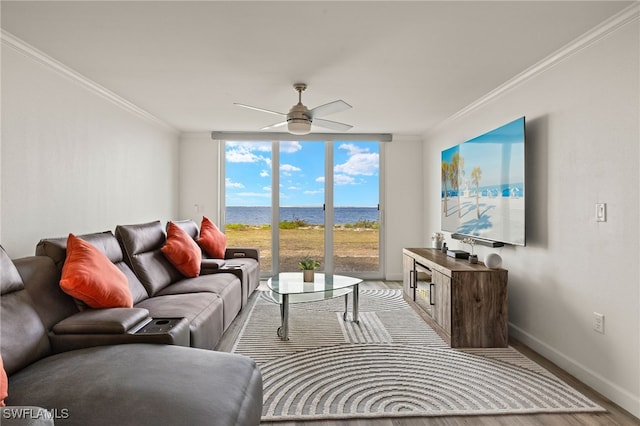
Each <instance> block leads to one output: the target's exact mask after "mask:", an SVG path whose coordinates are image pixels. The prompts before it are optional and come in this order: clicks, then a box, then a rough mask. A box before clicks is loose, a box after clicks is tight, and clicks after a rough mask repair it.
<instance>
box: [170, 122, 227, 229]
mask: <svg viewBox="0 0 640 426" xmlns="http://www.w3.org/2000/svg"><path fill="white" fill-rule="evenodd" d="M219 146H220V142H218V141H214V140H212V139H211V134H210V133H208V132H204V133H184V134H183V135H182V136H181V138H180V206H179V210H178V213H179V218H180V219H193V220H194V221H195V222H196V223H197V224H200V222H201V221H202V216H207V217H208V218H209V219H211V220H212V221H213V222H214V223H219V222H220V216H219V206H218V204H219V196H220V191H219V190H218V188H221V186H220V182H219V175H220V173H219V167H220V165H219V155H220V154H219Z"/></svg>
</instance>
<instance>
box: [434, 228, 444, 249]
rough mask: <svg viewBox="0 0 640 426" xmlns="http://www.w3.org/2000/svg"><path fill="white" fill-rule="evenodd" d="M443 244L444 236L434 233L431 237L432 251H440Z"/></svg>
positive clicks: (440, 233)
mask: <svg viewBox="0 0 640 426" xmlns="http://www.w3.org/2000/svg"><path fill="white" fill-rule="evenodd" d="M443 242H444V234H443V233H442V232H434V233H433V235H432V236H431V247H432V248H434V249H441V248H442V243H443Z"/></svg>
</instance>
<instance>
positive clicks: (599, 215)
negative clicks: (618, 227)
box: [596, 203, 607, 222]
mask: <svg viewBox="0 0 640 426" xmlns="http://www.w3.org/2000/svg"><path fill="white" fill-rule="evenodd" d="M606 221H607V203H596V222H606Z"/></svg>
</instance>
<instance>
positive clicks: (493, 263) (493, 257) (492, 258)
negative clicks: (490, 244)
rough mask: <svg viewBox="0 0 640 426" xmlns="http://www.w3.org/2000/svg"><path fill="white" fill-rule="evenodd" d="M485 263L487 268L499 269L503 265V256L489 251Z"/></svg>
mask: <svg viewBox="0 0 640 426" xmlns="http://www.w3.org/2000/svg"><path fill="white" fill-rule="evenodd" d="M484 265H485V266H486V267H487V268H491V269H498V268H500V266H502V257H500V255H499V254H498V253H489V254H488V255H486V256H485V257H484Z"/></svg>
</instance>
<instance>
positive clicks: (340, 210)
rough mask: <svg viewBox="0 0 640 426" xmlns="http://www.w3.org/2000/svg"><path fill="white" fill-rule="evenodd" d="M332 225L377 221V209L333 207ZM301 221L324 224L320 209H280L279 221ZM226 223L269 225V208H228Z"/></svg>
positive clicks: (322, 212) (322, 213)
mask: <svg viewBox="0 0 640 426" xmlns="http://www.w3.org/2000/svg"><path fill="white" fill-rule="evenodd" d="M333 211H334V215H333V216H334V224H336V225H345V224H348V223H352V224H353V223H356V222H358V221H361V220H367V221H373V222H377V221H378V208H377V207H334V209H333ZM295 220H302V221H304V222H306V223H308V224H310V225H322V224H323V223H324V211H323V210H322V207H280V221H281V222H282V221H295ZM226 223H242V224H246V225H264V224H270V223H271V207H252V206H228V207H227V208H226Z"/></svg>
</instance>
